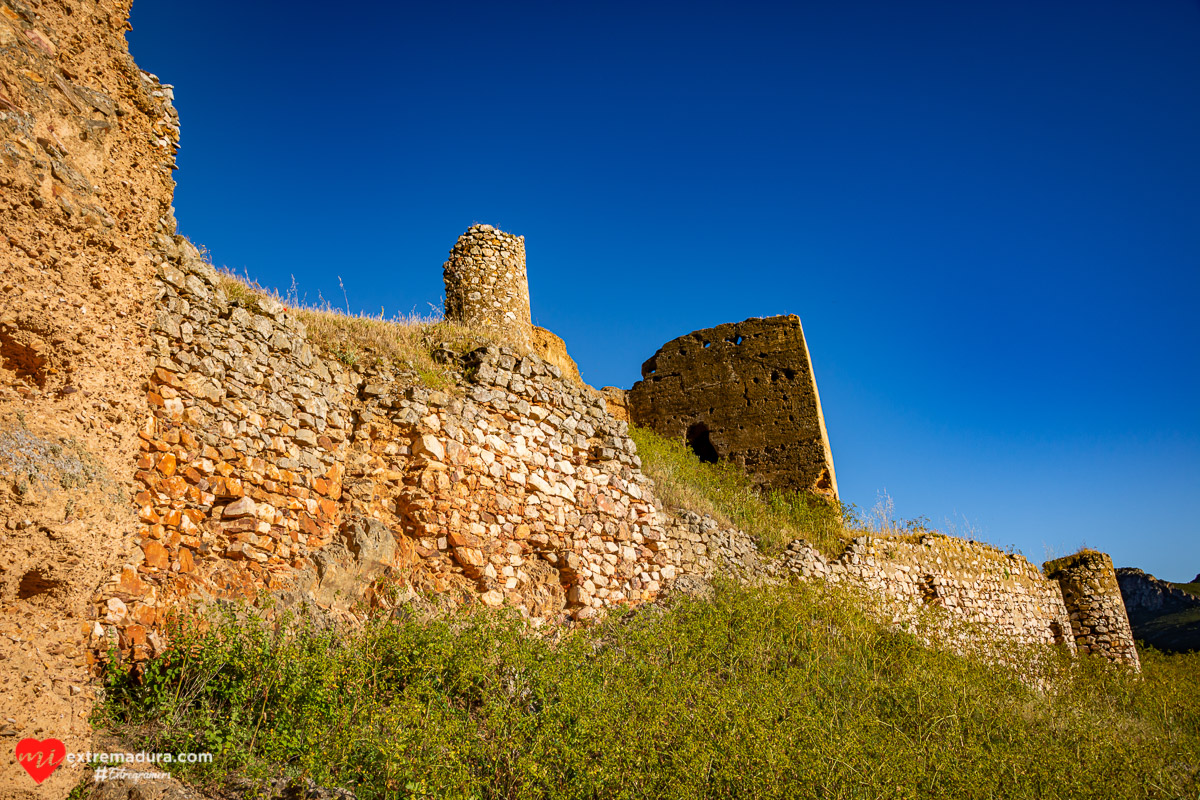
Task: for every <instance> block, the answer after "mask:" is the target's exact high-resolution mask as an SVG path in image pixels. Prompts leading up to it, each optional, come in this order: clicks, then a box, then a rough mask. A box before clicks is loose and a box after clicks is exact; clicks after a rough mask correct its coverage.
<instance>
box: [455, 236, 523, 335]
mask: <svg viewBox="0 0 1200 800" xmlns="http://www.w3.org/2000/svg"><path fill="white" fill-rule="evenodd" d="M442 271H443V276H444V277H445V280H446V319H448V320H452V321H454V322H461V323H464V324H466V325H470V326H472V327H478V328H482V329H484V330H487V331H489V332H491V333H492V334H493V335H495V336H496V337H497V338H499V339H500V340H501V341H507V342H512V343H514V344H520V345H522V346H524V347H530V346H531V345H532V343H533V320H532V317H531V316H530V313H529V279H528V278H527V277H526V275H525V237H524V236H513V235H512V234H511V233H505V232H504V231H500V230H496V229H495V228H493V227H492V226H491V225H472V226H471V227H470V228H468V229H467V232H466V233H464V234H463V235H462V236H460V237H458V242H457V243H456V244H455V245H454V249H453V250H451V251H450V258H449V259H447V260H446V263H445V265H444V266H443V268H442Z"/></svg>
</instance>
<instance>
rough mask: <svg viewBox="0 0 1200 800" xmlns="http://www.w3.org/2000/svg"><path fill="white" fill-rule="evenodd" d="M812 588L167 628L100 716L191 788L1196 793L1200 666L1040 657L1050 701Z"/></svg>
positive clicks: (616, 793)
mask: <svg viewBox="0 0 1200 800" xmlns="http://www.w3.org/2000/svg"><path fill="white" fill-rule="evenodd" d="M857 608H858V606H857V604H856V602H855V601H853V600H852V599H850V598H848V597H847V596H846V595H842V594H838V593H831V592H829V591H828V590H825V589H821V588H816V587H799V588H794V589H778V588H777V589H770V590H766V589H759V590H752V589H746V588H740V587H735V586H724V587H721V588H720V590H719V591H718V593H717V595H716V598H715V600H714V601H712V602H700V601H693V600H686V599H685V600H680V601H679V602H678V603H677V604H675V605H673V606H672V607H671V608H669V609H667V610H665V611H662V610H655V609H650V610H645V611H642V612H639V613H637V614H633V615H630V616H626V617H621V618H616V617H614V618H611V619H609V620H608V621H607V622H605V623H603V624H601V625H599V626H596V627H594V628H591V629H587V630H582V631H575V632H570V633H566V634H563V635H562V636H561V638H559V639H558V640H557V641H554V640H547V639H545V638H533V637H530V636H527V635H524V633H523V632H522V629H521V624H520V622H519V620H517V619H515V618H514V617H513V616H509V615H504V614H497V613H486V614H485V613H479V614H463V615H460V616H455V617H450V618H444V619H439V620H436V621H431V622H422V621H418V620H415V619H412V618H408V619H400V618H394V617H393V618H378V619H375V620H374V621H372V622H371V623H370V624H368V625H367V626H366V628H365V629H364V630H362V631H360V632H358V633H355V634H352V635H343V636H339V635H335V634H332V633H329V632H321V631H317V630H314V629H312V628H311V627H306V626H303V625H292V626H287V625H284V626H278V625H268V624H266V623H263V622H261V621H259V620H257V619H256V618H254V617H253V616H250V617H245V618H243V620H242V621H240V622H239V621H237V620H236V619H235V618H234V617H233V616H232V615H230V616H227V617H225V618H223V619H220V620H216V621H215V622H213V623H212V624H211V625H209V626H208V627H207V629H206V632H204V633H198V632H197V631H199V630H201V626H197V625H194V624H191V623H190V622H189V623H188V624H185V625H182V626H181V627H180V628H179V629H178V630H177V631H176V633H175V637H176V638H175V640H174V641H175V645H174V649H173V650H172V651H171V652H170V653H169V654H168V655H167V656H166V657H164V658H162V659H160V660H159V661H158V662H156V663H154V664H153V665H152V666H151V667H150V668H149V670H148V671H147V672H146V674H145V676H144V679H143V680H142V681H141V682H140V683H138V682H134V681H132V680H130V678H129V676H128V675H125V674H124V673H122V672H121V671H120V670H114V671H112V672H111V673H110V677H109V686H110V690H109V693H108V700H107V704H106V705H105V707H104V714H105V719H106V721H107V722H108V724H109V725H110V726H112V727H114V728H115V729H116V730H118V731H119V732H121V733H122V734H123V735H124V736H125V737H126V739H128V740H132V741H133V742H134V743H136V744H139V745H142V746H144V747H146V748H147V749H152V750H159V751H168V752H170V751H185V750H190V751H208V752H212V753H214V754H215V755H216V759H215V762H214V763H213V764H211V765H206V766H203V767H190V768H188V769H189V770H190V771H189V772H187V773H185V777H187V778H189V779H191V780H194V781H199V782H201V783H210V784H220V783H221V782H222V781H223V780H225V778H226V777H227V776H229V775H230V774H239V775H242V776H249V777H252V778H265V777H267V776H275V775H283V774H290V775H297V776H298V775H307V776H311V777H313V778H314V779H315V780H317V781H318V782H319V783H322V784H324V785H327V786H332V785H337V786H344V787H348V788H353V789H354V790H355V791H356V792H357V793H358V796H359V797H360V798H362V799H363V800H367V799H368V798H407V797H422V798H425V797H446V798H623V797H628V798H633V797H652V798H674V797H678V798H689V800H694V798H701V797H714V798H715V797H748V798H773V797H781V798H782V797H821V798H834V797H847V798H849V797H864V798H873V797H879V798H885V797H886V798H897V797H900V798H918V797H919V798H940V797H945V798H955V800H961V798H975V797H980V798H982V797H989V798H993V797H995V798H1046V797H1063V798H1067V797H1080V798H1085V797H1086V798H1122V800H1126V799H1127V798H1138V797H1154V798H1180V797H1188V798H1191V797H1195V796H1197V792H1200V783H1198V778H1197V770H1198V769H1200V656H1195V655H1191V656H1173V657H1167V656H1163V655H1160V654H1158V653H1155V652H1147V653H1144V654H1143V658H1144V666H1145V673H1144V679H1142V680H1139V679H1137V678H1135V677H1134V676H1132V675H1130V674H1129V673H1127V672H1125V671H1123V670H1121V669H1118V668H1113V667H1110V666H1109V665H1107V664H1106V663H1104V662H1101V661H1099V660H1094V659H1084V660H1083V661H1081V662H1079V663H1078V664H1076V665H1074V666H1066V665H1062V664H1060V663H1055V664H1054V665H1052V666H1051V667H1049V668H1048V670H1047V672H1046V676H1047V678H1046V680H1047V684H1048V685H1049V686H1050V687H1051V689H1050V691H1049V692H1048V693H1046V694H1039V693H1038V692H1035V691H1033V690H1031V689H1030V688H1029V687H1027V686H1025V685H1023V684H1022V683H1020V682H1018V681H1016V680H1015V679H1014V677H1013V673H1012V672H1011V671H1009V670H1006V669H1003V668H994V667H989V666H986V665H983V664H980V663H977V662H975V661H972V660H970V659H966V658H961V657H957V656H953V655H950V654H947V653H940V652H935V651H932V650H928V649H926V648H924V647H922V646H920V645H919V644H918V642H917V641H916V639H915V638H913V637H912V636H910V635H908V634H905V633H900V632H896V631H893V630H889V629H886V628H881V627H879V626H877V625H875V624H873V623H871V622H870V621H869V620H868V619H867V618H866V617H865V616H864V615H863V614H862V613H861V612H860V611H858V610H857Z"/></svg>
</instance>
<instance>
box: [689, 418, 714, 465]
mask: <svg viewBox="0 0 1200 800" xmlns="http://www.w3.org/2000/svg"><path fill="white" fill-rule="evenodd" d="M687 443H688V447H690V448H691V449H692V452H693V453H695V454H696V458H698V459H700V460H701V461H703V462H704V463H706V464H715V463H717V458H718V457H719V456H718V454H717V448H716V447H714V446H713V443H712V439H711V438H710V437H709V433H708V426H707V425H705V424H704V423H703V422H697V423H696V424H694V425H692V427H690V428H688V430H687Z"/></svg>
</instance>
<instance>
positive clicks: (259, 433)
mask: <svg viewBox="0 0 1200 800" xmlns="http://www.w3.org/2000/svg"><path fill="white" fill-rule="evenodd" d="M155 258H156V259H158V260H159V261H160V263H159V279H158V280H157V282H156V284H157V287H158V289H157V291H158V299H157V303H158V306H159V308H160V312H159V314H158V316H157V318H156V321H155V323H154V325H153V329H152V339H153V345H152V357H153V360H152V364H151V369H152V372H151V377H150V380H149V382H148V385H147V386H148V388H147V394H146V397H147V400H148V404H149V407H150V413H149V415H148V416H147V418H146V422H145V424H144V426H143V427H142V430H141V441H142V444H141V455H140V456H139V457H138V460H137V465H136V466H137V471H136V477H137V480H138V482H139V483H140V485H141V488H140V491H139V492H138V494H137V498H136V500H137V505H138V509H139V518H140V521H141V526H140V529H139V531H138V545H139V547H138V550H137V551H136V557H135V558H134V559H132V560H131V561H130V562H129V563H126V564H125V565H124V566H123V567H122V568H121V569H120V570H119V572H116V573H114V574H113V576H112V579H111V580H110V582H109V583H108V584H107V585H106V586H105V588H104V590H103V591H102V593H101V595H99V596H98V603H97V606H96V608H95V611H94V616H95V619H96V623H95V629H94V633H95V634H96V635H97V636H99V637H103V638H106V639H112V638H116V640H117V641H119V643H120V644H121V646H122V647H123V648H124V649H125V650H127V651H130V652H131V653H132V654H133V655H134V657H135V658H138V659H143V658H146V657H149V656H151V655H153V654H154V653H155V651H156V649H157V648H159V647H161V646H162V644H163V643H162V641H161V639H160V638H158V637H157V636H156V634H155V629H156V628H157V627H158V626H159V625H160V624H161V622H162V620H163V612H164V610H165V609H168V608H170V607H172V606H173V605H175V604H177V603H179V602H182V601H183V600H185V599H188V598H192V599H199V598H212V597H241V598H246V599H251V598H254V597H255V596H256V595H257V594H258V593H260V592H262V591H289V592H295V591H300V592H302V593H303V592H308V593H309V594H310V595H313V594H314V593H315V594H317V595H320V594H321V592H320V591H319V590H320V589H321V587H322V586H324V585H326V584H330V585H332V584H333V583H337V576H336V575H335V576H334V577H332V578H330V577H327V573H328V572H329V569H330V564H331V563H334V562H338V561H339V560H344V559H343V556H344V554H345V552H346V551H347V550H350V551H356V550H357V549H358V548H357V545H354V544H353V542H354V541H356V538H355V537H358V536H360V534H353V535H351V533H350V531H351V529H353V530H356V531H361V530H363V528H362V526H363V524H364V521H365V522H369V523H370V524H377V525H382V526H384V527H385V528H386V529H387V530H388V531H390V535H391V536H392V537H393V538H394V540H395V547H393V548H387V549H386V552H387V556H386V559H383V560H386V562H387V563H386V564H384V565H383V566H385V567H387V568H388V569H390V570H391V571H392V572H393V573H394V574H395V575H397V576H402V579H403V580H404V581H408V582H410V583H412V584H414V585H415V586H417V587H419V588H421V589H427V590H429V591H432V592H435V593H438V594H444V595H447V596H449V597H452V598H457V599H456V602H458V601H463V602H476V601H481V602H483V603H485V604H488V605H500V604H506V605H510V606H514V607H516V608H518V609H520V610H521V611H522V612H523V613H525V614H527V615H528V616H529V617H530V618H532V619H534V620H535V621H561V620H564V619H566V618H568V617H571V618H576V619H586V618H588V617H591V616H594V615H595V613H596V612H597V611H598V610H600V609H603V608H606V607H611V606H614V605H622V604H632V603H642V602H647V601H652V600H653V599H655V598H656V597H657V595H658V593H659V591H660V590H661V588H662V586H663V584H664V582H665V581H668V580H670V579H672V578H674V577H675V575H676V573H677V571H679V570H680V569H681V568H682V567H683V566H684V565H686V564H692V563H695V562H696V561H697V559H698V558H701V559H702V558H703V549H702V548H700V552H697V547H693V546H692V544H691V542H690V541H689V538H688V535H687V534H684V535H682V536H680V537H679V538H680V542H681V543H680V544H676V541H675V536H674V528H672V527H671V526H670V522H669V520H666V519H665V518H664V517H663V515H661V514H660V511H659V508H658V506H657V503H656V501H655V500H654V498H653V494H652V488H651V486H650V484H649V481H648V479H647V478H646V477H645V476H643V475H642V473H641V471H640V469H639V467H640V462H639V461H638V459H637V456H636V454H635V452H634V445H633V443H632V441H631V440H630V439H629V438H628V435H627V426H626V423H624V422H621V421H618V420H616V419H614V418H613V417H612V416H611V415H609V414H608V413H607V412H606V410H605V405H604V401H603V399H602V398H600V397H598V396H597V395H595V394H594V393H593V392H591V391H589V390H587V389H585V388H583V387H580V386H579V385H577V384H575V383H574V382H572V381H568V380H564V379H563V376H562V374H561V371H560V370H559V369H558V368H557V367H556V366H554V365H552V364H549V363H546V362H544V361H542V360H541V359H540V358H538V357H537V356H534V355H531V354H524V355H522V354H520V353H518V351H515V350H510V349H508V348H500V347H494V346H493V347H488V348H483V349H480V350H476V351H474V352H471V353H469V354H467V355H466V356H465V358H464V360H463V361H462V363H461V364H460V365H459V366H460V369H461V371H460V375H459V381H460V382H459V384H458V385H456V386H455V387H454V388H453V390H452V391H437V390H432V389H429V388H426V387H424V386H422V385H421V384H420V382H419V380H418V379H417V377H416V376H415V375H414V374H411V373H405V372H398V371H394V370H391V369H390V368H387V367H381V368H379V369H376V370H370V371H364V372H359V371H355V370H352V369H349V368H347V367H345V366H343V365H342V364H340V363H339V362H337V361H336V360H332V359H324V358H321V357H319V356H318V355H317V354H315V353H314V352H313V351H312V350H311V348H310V347H309V346H308V345H307V344H306V342H305V330H304V327H303V325H302V324H301V323H300V322H299V321H298V320H296V319H295V318H294V317H293V315H292V313H291V312H290V310H289V309H287V308H285V307H283V306H281V305H279V304H278V303H277V302H275V301H273V300H271V299H270V298H266V297H254V296H242V297H240V298H237V299H231V298H230V297H229V296H228V295H227V294H226V293H225V291H224V290H223V289H222V283H221V281H220V280H219V278H218V276H217V275H216V273H215V272H214V271H213V270H212V268H211V267H210V266H208V265H207V264H205V263H204V262H203V261H202V260H201V259H200V258H199V257H198V255H197V254H196V252H195V251H194V249H193V248H191V247H190V245H188V244H187V243H186V242H185V241H183V240H181V239H178V238H171V237H166V236H163V237H160V240H159V241H158V243H157V252H156V254H155ZM242 294H243V295H244V294H245V293H242ZM381 552H382V551H381ZM331 553H332V554H333V556H330V554H331ZM331 559H332V560H331ZM375 560H379V559H375ZM373 574H377V572H376V573H373ZM354 599H355V598H353V597H345V598H342V600H343V601H344V602H343V603H342V604H341V605H342V606H346V605H349V603H351V602H352V601H353V600H354ZM326 600H327V601H329V598H328V597H326ZM330 602H331V601H330Z"/></svg>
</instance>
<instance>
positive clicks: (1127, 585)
mask: <svg viewBox="0 0 1200 800" xmlns="http://www.w3.org/2000/svg"><path fill="white" fill-rule="evenodd" d="M1196 577H1197V580H1196V581H1193V583H1192V584H1190V585H1195V584H1200V575H1197V576H1196ZM1117 583H1118V584H1120V586H1121V596H1122V597H1123V598H1124V600H1125V610H1126V613H1128V614H1129V624H1130V626H1131V627H1132V628H1133V635H1134V636H1135V637H1136V638H1137V639H1139V640H1141V641H1144V642H1145V643H1146V644H1149V645H1151V646H1152V647H1156V648H1158V649H1159V650H1164V651H1167V652H1185V651H1190V650H1200V596H1197V595H1196V594H1194V593H1192V592H1190V591H1188V590H1186V589H1182V588H1180V587H1179V585H1177V584H1171V583H1168V582H1167V581H1163V580H1159V579H1158V578H1156V577H1154V576H1153V575H1149V574H1147V573H1146V572H1144V571H1142V570H1140V569H1136V568H1134V567H1122V568H1120V569H1118V570H1117Z"/></svg>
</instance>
